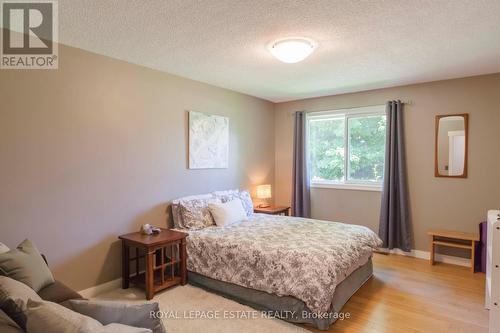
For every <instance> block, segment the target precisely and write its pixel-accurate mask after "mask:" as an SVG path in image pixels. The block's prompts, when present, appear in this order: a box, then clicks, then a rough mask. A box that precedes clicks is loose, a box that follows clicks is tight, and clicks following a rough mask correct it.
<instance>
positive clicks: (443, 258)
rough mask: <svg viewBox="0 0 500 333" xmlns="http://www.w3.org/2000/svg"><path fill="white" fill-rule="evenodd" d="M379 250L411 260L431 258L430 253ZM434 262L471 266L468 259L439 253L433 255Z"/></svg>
mask: <svg viewBox="0 0 500 333" xmlns="http://www.w3.org/2000/svg"><path fill="white" fill-rule="evenodd" d="M381 250H382V251H386V252H388V253H391V254H397V255H400V256H407V257H413V258H418V259H425V260H429V259H430V257H431V254H430V252H428V251H421V250H411V252H404V251H402V250H400V249H393V250H387V249H381ZM434 260H435V261H438V262H443V263H445V264H452V265H459V266H466V267H470V265H471V261H470V259H467V258H461V257H454V256H449V255H446V254H439V253H436V254H435V255H434Z"/></svg>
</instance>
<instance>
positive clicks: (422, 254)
mask: <svg viewBox="0 0 500 333" xmlns="http://www.w3.org/2000/svg"><path fill="white" fill-rule="evenodd" d="M380 251H381V252H387V253H390V254H397V255H400V256H407V257H413V258H418V259H425V260H429V258H430V257H431V256H430V253H429V252H428V251H421V250H411V252H404V251H402V250H400V249H393V250H387V249H380ZM434 260H435V261H438V262H443V263H446V264H452V265H459V266H466V267H470V264H471V263H470V259H467V258H460V257H453V256H448V255H445V254H439V253H436V255H435V257H434ZM121 282H122V279H121V278H118V279H115V280H111V281H108V282H105V283H103V284H99V285H97V286H94V287H90V288H87V289H85V290H81V291H79V293H80V295H82V296H83V297H85V298H92V297H95V296H97V295H99V294H102V293H105V292H108V291H111V290H113V289H117V288H119V287H120V285H121Z"/></svg>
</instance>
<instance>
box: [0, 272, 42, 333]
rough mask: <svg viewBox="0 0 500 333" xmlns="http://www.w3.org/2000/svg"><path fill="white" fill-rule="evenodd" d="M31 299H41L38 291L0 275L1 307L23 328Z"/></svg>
mask: <svg viewBox="0 0 500 333" xmlns="http://www.w3.org/2000/svg"><path fill="white" fill-rule="evenodd" d="M29 299H33V300H41V298H40V296H38V295H37V293H36V292H35V291H34V290H33V289H31V288H30V287H28V286H27V285H25V284H24V283H21V282H19V281H16V280H13V279H11V278H8V277H6V276H0V308H1V309H2V310H3V311H4V312H5V313H6V314H7V315H8V316H9V317H10V318H11V319H12V320H14V321H15V322H16V323H17V325H19V326H20V327H21V328H25V327H26V313H25V312H26V309H27V303H28V300H29Z"/></svg>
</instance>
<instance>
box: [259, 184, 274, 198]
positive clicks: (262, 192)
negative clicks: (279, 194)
mask: <svg viewBox="0 0 500 333" xmlns="http://www.w3.org/2000/svg"><path fill="white" fill-rule="evenodd" d="M257 198H259V199H269V198H271V185H269V184H266V185H259V186H257Z"/></svg>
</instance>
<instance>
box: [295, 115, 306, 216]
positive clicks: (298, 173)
mask: <svg viewBox="0 0 500 333" xmlns="http://www.w3.org/2000/svg"><path fill="white" fill-rule="evenodd" d="M305 118H306V113H305V112H304V111H298V112H295V127H294V133H293V180H292V215H293V216H299V217H311V199H310V192H309V175H308V172H307V156H306V119H305Z"/></svg>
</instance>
